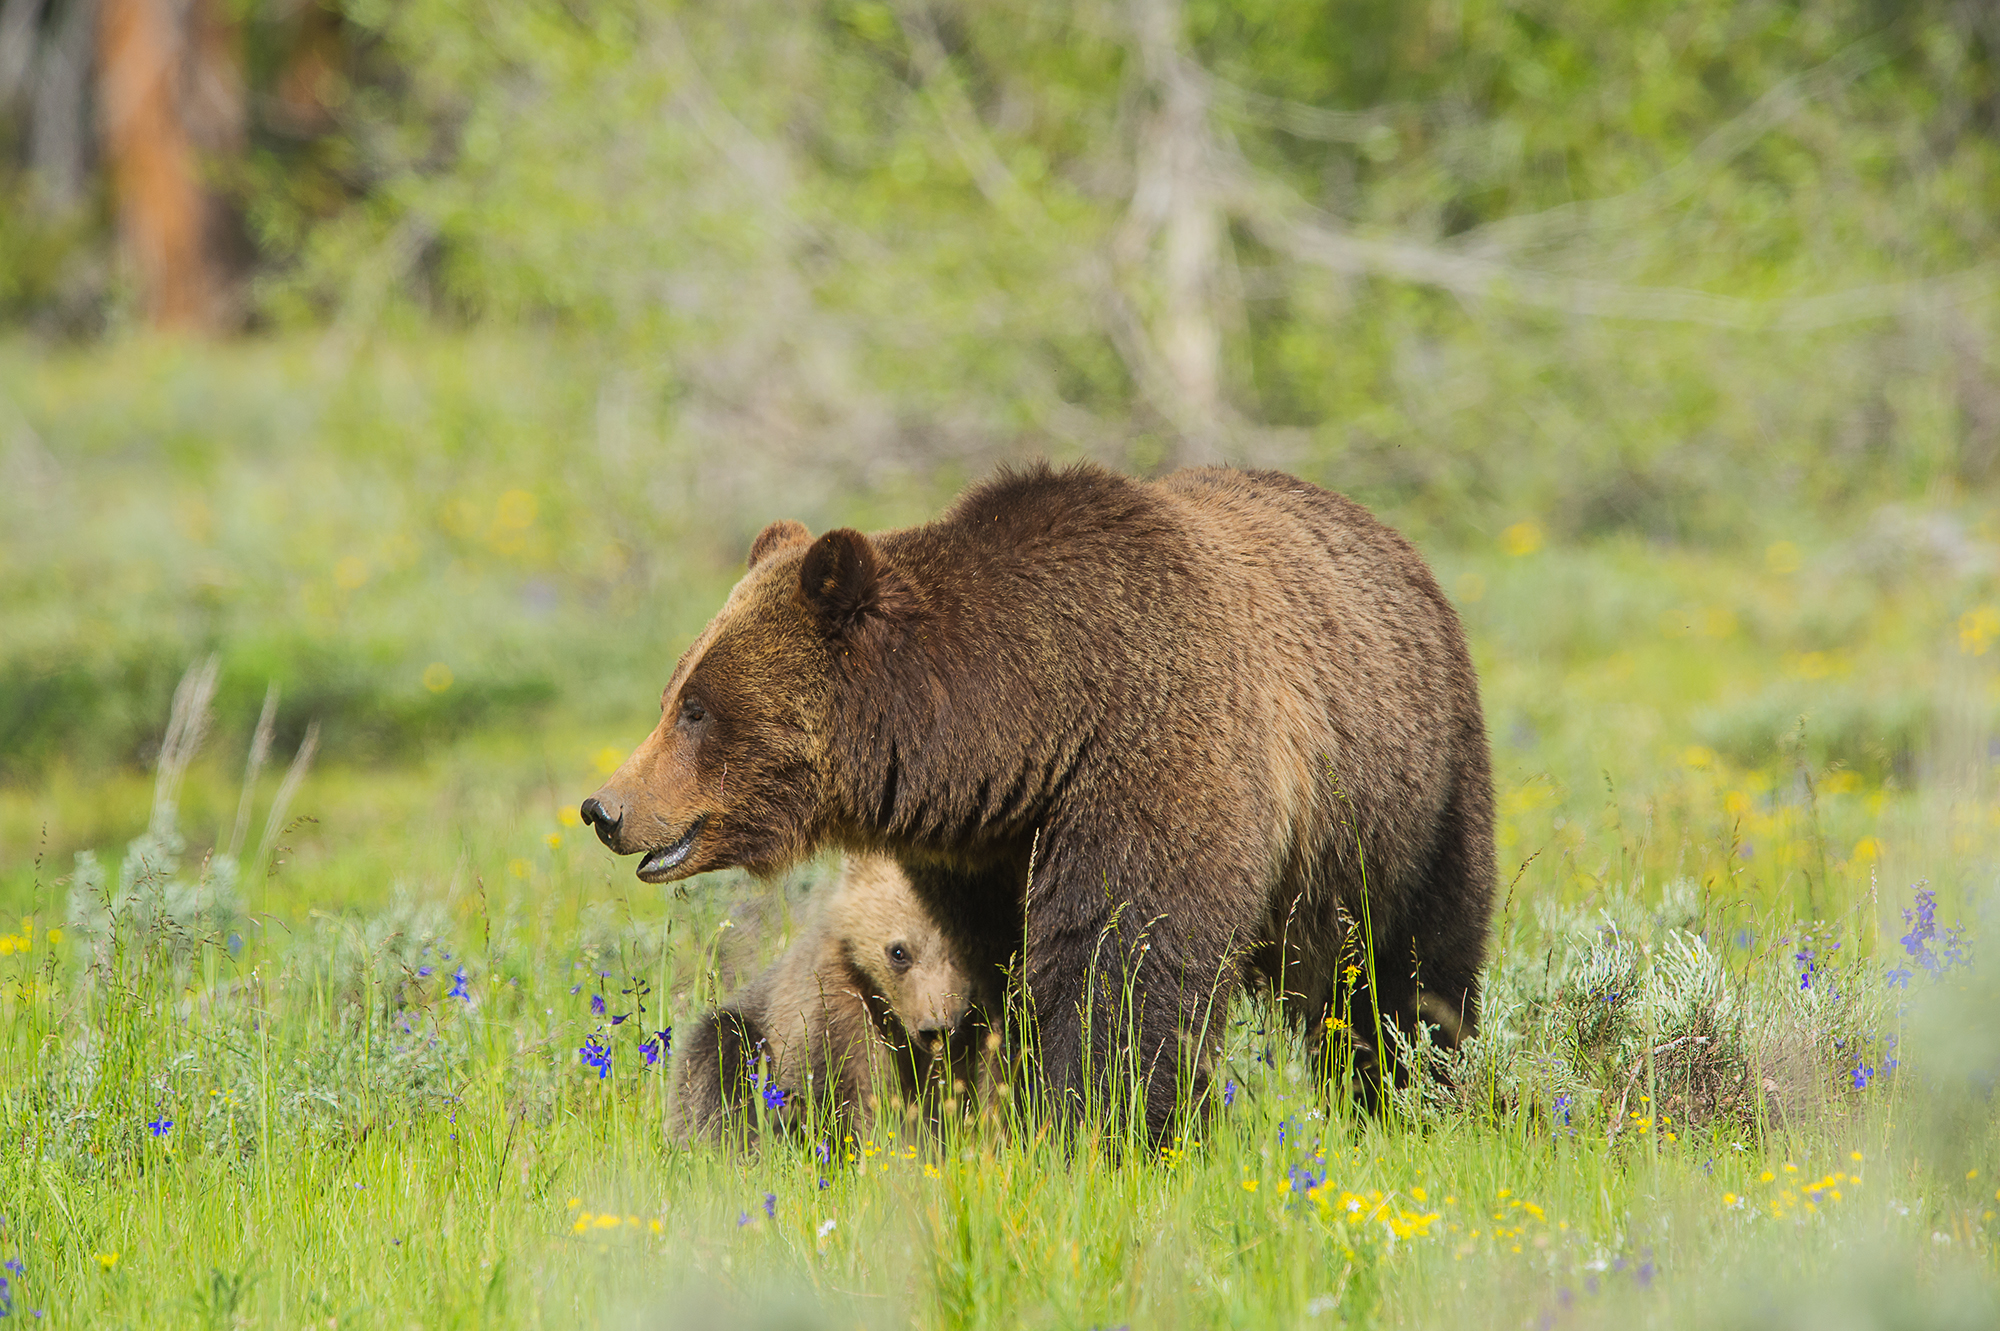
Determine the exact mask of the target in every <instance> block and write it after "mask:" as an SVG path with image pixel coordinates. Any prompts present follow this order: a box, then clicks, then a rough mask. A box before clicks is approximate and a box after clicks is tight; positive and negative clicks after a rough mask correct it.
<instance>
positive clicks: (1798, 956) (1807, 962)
mask: <svg viewBox="0 0 2000 1331" xmlns="http://www.w3.org/2000/svg"><path fill="white" fill-rule="evenodd" d="M1792 960H1793V961H1796V962H1797V963H1799V988H1801V989H1810V988H1812V979H1813V970H1814V966H1813V950H1812V949H1811V948H1809V947H1802V948H1800V949H1799V950H1798V951H1796V952H1794V953H1792Z"/></svg>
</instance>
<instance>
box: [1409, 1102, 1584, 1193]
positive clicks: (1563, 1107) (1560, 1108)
mask: <svg viewBox="0 0 2000 1331" xmlns="http://www.w3.org/2000/svg"><path fill="white" fill-rule="evenodd" d="M1569 1106H1570V1098H1569V1096H1567V1095H1558V1096H1557V1097H1556V1102H1555V1104H1554V1106H1553V1109H1554V1110H1555V1112H1557V1113H1559V1114H1561V1115H1562V1116H1563V1126H1564V1127H1568V1126H1569ZM1417 1200H1418V1201H1422V1200H1423V1198H1421V1197H1419V1198H1417Z"/></svg>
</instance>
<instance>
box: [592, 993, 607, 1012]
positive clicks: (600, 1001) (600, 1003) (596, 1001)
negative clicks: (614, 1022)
mask: <svg viewBox="0 0 2000 1331" xmlns="http://www.w3.org/2000/svg"><path fill="white" fill-rule="evenodd" d="M590 1015H591V1016H593V1017H601V1016H603V1015H604V995H603V994H592V995H591V996H590Z"/></svg>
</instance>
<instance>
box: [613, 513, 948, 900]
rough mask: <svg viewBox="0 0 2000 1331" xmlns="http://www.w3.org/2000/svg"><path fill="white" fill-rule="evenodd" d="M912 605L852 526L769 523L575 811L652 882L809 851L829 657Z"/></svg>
mask: <svg viewBox="0 0 2000 1331" xmlns="http://www.w3.org/2000/svg"><path fill="white" fill-rule="evenodd" d="M911 603H912V601H911V597H910V593H909V588H908V584H907V583H905V582H904V581H903V579H902V578H901V577H900V576H899V575H898V574H897V573H896V572H895V571H894V570H892V569H891V568H890V567H889V566H888V564H887V563H886V562H885V561H884V560H883V558H882V556H881V554H880V553H879V552H878V551H877V549H876V547H875V545H874V544H873V543H872V542H871V541H870V540H869V539H868V538H867V537H866V536H864V535H862V534H861V533H860V532H858V531H853V530H851V529H847V528H842V529H840V530H838V531H830V532H828V533H826V534H825V535H824V536H821V537H820V538H819V539H818V540H814V539H813V538H812V536H811V535H810V534H809V533H808V532H807V531H806V529H805V528H804V527H803V526H802V525H800V524H799V523H796V522H790V521H785V522H774V523H772V524H771V525H770V526H769V527H766V528H765V529H764V531H763V532H762V534H760V535H759V536H758V537H757V540H756V541H755V543H754V544H752V545H751V547H750V560H749V570H748V572H746V573H745V574H744V576H743V578H742V580H741V581H739V582H738V583H737V584H736V586H735V588H734V589H733V590H732V591H731V592H730V594H729V599H728V600H727V601H725V602H724V603H723V606H722V610H721V612H720V613H718V614H717V615H716V617H715V618H714V619H713V620H711V621H710V622H709V625H708V627H707V628H706V629H704V630H702V633H701V636H700V637H698V638H696V639H695V641H694V645H693V646H691V647H689V648H688V649H687V651H686V652H685V653H684V654H683V655H682V656H681V659H680V663H679V664H678V665H677V666H676V667H675V668H674V674H673V678H672V679H671V680H669V681H668V682H667V687H666V690H665V691H664V692H663V693H662V694H661V695H660V723H659V725H658V726H657V727H655V728H654V730H653V733H652V734H651V735H649V736H648V737H647V738H646V741H645V742H644V743H643V744H641V745H640V746H639V747H638V748H637V749H635V750H634V751H633V753H632V756H631V757H629V758H627V759H626V760H625V762H624V764H623V765H622V766H620V767H619V769H618V770H617V771H616V772H614V773H612V775H611V779H610V780H608V781H606V782H605V783H604V785H603V786H602V787H600V788H599V789H598V791H597V793H596V794H594V795H592V796H591V797H590V798H588V799H586V800H585V801H584V802H583V807H582V810H581V812H582V816H583V821H584V822H585V823H586V824H588V825H590V826H591V827H594V828H595V829H596V831H597V835H598V837H599V839H601V840H602V841H603V842H604V844H605V845H607V846H609V847H611V849H612V850H614V851H616V852H617V853H618V854H620V855H635V854H636V855H640V856H643V858H642V859H641V860H640V861H639V867H638V874H639V877H640V878H641V879H643V880H645V881H646V882H649V883H669V882H673V881H674V880H676V879H680V878H686V877H688V876H690V875H692V874H698V873H703V872H705V871H707V870H710V869H725V868H731V867H734V866H739V865H740V866H743V867H745V868H748V869H750V870H751V871H752V872H754V873H760V874H768V873H772V872H775V871H777V870H778V869H780V868H782V867H784V866H785V865H786V864H789V863H791V862H792V861H794V860H796V859H798V858H799V857H800V856H802V855H804V854H805V853H807V852H809V851H811V850H812V849H813V848H814V846H815V845H816V844H817V842H818V841H819V840H820V839H821V838H822V836H823V823H824V821H825V817H826V800H827V740H828V736H827V721H828V685H827V678H828V672H829V668H830V666H831V664H832V661H833V657H834V654H835V653H836V652H843V651H850V650H855V649H857V648H859V647H862V646H864V645H865V643H864V641H863V640H864V639H867V638H868V637H869V636H870V635H871V632H873V631H875V630H879V629H880V628H882V627H883V626H885V625H886V624H888V623H890V622H891V621H893V620H894V619H895V618H897V616H898V615H899V614H900V613H902V611H903V610H904V609H905V608H907V607H908V606H909V605H910V604H911Z"/></svg>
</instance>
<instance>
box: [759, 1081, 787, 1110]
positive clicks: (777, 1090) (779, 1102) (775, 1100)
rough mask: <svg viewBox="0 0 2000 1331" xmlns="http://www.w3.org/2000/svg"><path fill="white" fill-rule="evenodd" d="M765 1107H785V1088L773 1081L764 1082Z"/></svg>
mask: <svg viewBox="0 0 2000 1331" xmlns="http://www.w3.org/2000/svg"><path fill="white" fill-rule="evenodd" d="M763 1094H764V1108H766V1109H770V1110H779V1109H783V1108H784V1107H785V1088H784V1087H782V1086H780V1085H778V1083H777V1082H775V1081H771V1082H766V1083H765V1084H764V1092H763Z"/></svg>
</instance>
